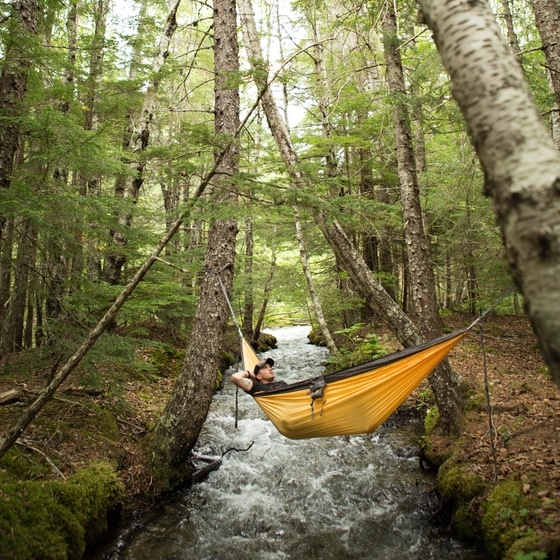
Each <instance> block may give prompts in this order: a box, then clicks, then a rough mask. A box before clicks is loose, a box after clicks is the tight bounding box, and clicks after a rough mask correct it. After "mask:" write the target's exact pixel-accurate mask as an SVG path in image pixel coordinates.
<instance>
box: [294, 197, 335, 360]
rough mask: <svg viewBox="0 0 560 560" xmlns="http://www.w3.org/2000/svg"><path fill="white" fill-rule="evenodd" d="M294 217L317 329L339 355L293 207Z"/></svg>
mask: <svg viewBox="0 0 560 560" xmlns="http://www.w3.org/2000/svg"><path fill="white" fill-rule="evenodd" d="M294 213H295V218H296V236H297V240H298V247H299V259H300V262H301V266H302V268H303V273H304V275H305V279H306V281H307V289H308V290H309V295H310V296H311V301H312V303H313V311H314V312H315V317H316V319H317V324H318V325H319V330H320V331H321V335H322V336H323V339H324V341H325V344H326V345H327V348H328V349H329V353H330V355H331V356H333V357H337V356H339V355H340V352H339V351H338V348H337V347H336V344H335V342H334V340H333V337H332V335H331V333H330V331H329V327H328V325H327V321H326V320H325V316H324V315H323V308H322V307H321V302H320V301H319V296H318V295H317V290H316V289H315V282H313V276H311V270H310V268H309V260H308V258H307V250H306V248H305V240H304V239H303V230H302V228H301V219H300V216H299V211H298V209H297V208H294Z"/></svg>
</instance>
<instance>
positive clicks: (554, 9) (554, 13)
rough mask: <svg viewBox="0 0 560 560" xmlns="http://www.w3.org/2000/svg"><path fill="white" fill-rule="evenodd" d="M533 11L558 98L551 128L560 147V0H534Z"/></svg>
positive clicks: (557, 145)
mask: <svg viewBox="0 0 560 560" xmlns="http://www.w3.org/2000/svg"><path fill="white" fill-rule="evenodd" d="M504 1H505V0H504ZM533 13H534V14H535V23H536V25H537V29H538V31H539V35H540V37H541V42H542V49H543V51H544V56H545V58H546V67H547V70H548V79H549V82H550V85H551V86H552V91H553V92H554V96H555V98H556V103H555V104H554V109H553V111H552V116H551V129H552V137H553V139H554V142H555V143H556V147H557V148H558V149H560V133H559V130H560V40H559V37H560V0H533Z"/></svg>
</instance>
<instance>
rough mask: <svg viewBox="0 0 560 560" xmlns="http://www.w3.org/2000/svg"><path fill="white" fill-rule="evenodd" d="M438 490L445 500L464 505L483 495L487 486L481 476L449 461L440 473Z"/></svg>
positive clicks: (441, 468)
mask: <svg viewBox="0 0 560 560" xmlns="http://www.w3.org/2000/svg"><path fill="white" fill-rule="evenodd" d="M438 489H439V492H440V494H441V495H442V497H443V498H444V500H449V501H453V502H454V503H457V504H464V503H468V502H470V501H471V500H472V499H473V498H476V497H477V496H480V495H482V494H483V493H484V492H485V490H486V484H485V482H484V480H483V479H482V478H481V477H480V476H478V475H476V474H474V473H471V472H468V471H467V470H466V468H462V467H460V466H459V465H457V464H456V463H454V462H453V461H452V460H448V461H446V462H445V463H444V464H443V465H442V466H441V467H440V469H439V471H438Z"/></svg>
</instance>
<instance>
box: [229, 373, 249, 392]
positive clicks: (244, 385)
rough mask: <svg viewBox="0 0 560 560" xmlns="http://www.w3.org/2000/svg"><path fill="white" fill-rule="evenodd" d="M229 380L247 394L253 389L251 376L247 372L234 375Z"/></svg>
mask: <svg viewBox="0 0 560 560" xmlns="http://www.w3.org/2000/svg"><path fill="white" fill-rule="evenodd" d="M231 380H232V381H233V382H234V383H235V384H236V385H237V386H238V387H241V389H243V390H244V391H245V392H249V391H250V390H251V389H252V388H253V375H252V374H251V372H250V371H249V370H245V371H238V372H236V373H234V374H233V375H232V376H231Z"/></svg>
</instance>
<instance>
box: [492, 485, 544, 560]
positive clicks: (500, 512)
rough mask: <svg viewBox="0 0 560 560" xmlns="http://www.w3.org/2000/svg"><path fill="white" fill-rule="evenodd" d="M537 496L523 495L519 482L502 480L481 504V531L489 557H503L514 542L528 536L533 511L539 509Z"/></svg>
mask: <svg viewBox="0 0 560 560" xmlns="http://www.w3.org/2000/svg"><path fill="white" fill-rule="evenodd" d="M538 507H539V500H538V498H537V497H536V495H530V494H524V493H523V491H522V483H521V482H519V481H514V480H506V481H504V482H501V483H500V484H498V486H496V487H495V488H494V490H493V491H492V492H491V494H490V495H489V496H488V498H487V501H486V502H485V504H484V506H483V515H482V530H483V532H484V539H485V544H486V549H487V551H488V553H489V556H490V558H504V557H505V554H506V552H507V551H508V549H509V548H510V547H511V546H512V545H513V544H514V543H515V541H517V540H519V539H522V538H526V537H529V536H531V534H530V530H528V529H527V526H528V521H529V520H530V518H531V515H532V511H533V510H536V509H538Z"/></svg>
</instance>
